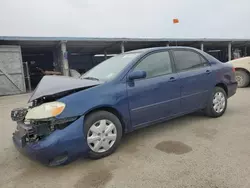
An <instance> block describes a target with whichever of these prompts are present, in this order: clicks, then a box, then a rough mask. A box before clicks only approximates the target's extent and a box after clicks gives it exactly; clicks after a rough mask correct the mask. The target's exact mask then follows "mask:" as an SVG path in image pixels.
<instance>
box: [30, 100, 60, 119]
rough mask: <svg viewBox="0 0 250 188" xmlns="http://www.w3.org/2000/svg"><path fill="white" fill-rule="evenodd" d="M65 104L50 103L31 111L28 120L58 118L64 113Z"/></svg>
mask: <svg viewBox="0 0 250 188" xmlns="http://www.w3.org/2000/svg"><path fill="white" fill-rule="evenodd" d="M64 108H65V104H64V103H62V102H48V103H44V104H41V105H40V106H37V107H34V108H31V109H29V111H28V113H27V114H26V116H25V119H26V120H39V119H47V118H51V117H56V116H58V115H59V114H61V113H62V112H63V110H64Z"/></svg>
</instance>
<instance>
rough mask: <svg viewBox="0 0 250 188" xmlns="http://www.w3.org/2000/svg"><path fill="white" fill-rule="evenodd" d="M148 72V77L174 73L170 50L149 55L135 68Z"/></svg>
mask: <svg viewBox="0 0 250 188" xmlns="http://www.w3.org/2000/svg"><path fill="white" fill-rule="evenodd" d="M137 70H142V71H145V72H146V73H147V78H151V77H155V76H160V75H164V74H169V73H172V67H171V60H170V56H169V52H157V53H154V54H151V55H149V56H147V57H146V58H145V59H143V60H142V61H141V62H140V63H139V64H138V65H137V66H136V67H135V68H134V71H137Z"/></svg>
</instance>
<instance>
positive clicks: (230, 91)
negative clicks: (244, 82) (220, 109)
mask: <svg viewBox="0 0 250 188" xmlns="http://www.w3.org/2000/svg"><path fill="white" fill-rule="evenodd" d="M237 87H238V84H237V82H236V81H235V82H233V83H230V84H228V86H227V88H228V98H229V97H232V96H233V95H234V94H235V93H236V91H237Z"/></svg>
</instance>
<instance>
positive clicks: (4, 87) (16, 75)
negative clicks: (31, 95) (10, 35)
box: [0, 46, 26, 95]
mask: <svg viewBox="0 0 250 188" xmlns="http://www.w3.org/2000/svg"><path fill="white" fill-rule="evenodd" d="M24 92H26V87H25V80H24V71H23V62H22V55H21V48H20V46H0V95H10V94H19V93H24Z"/></svg>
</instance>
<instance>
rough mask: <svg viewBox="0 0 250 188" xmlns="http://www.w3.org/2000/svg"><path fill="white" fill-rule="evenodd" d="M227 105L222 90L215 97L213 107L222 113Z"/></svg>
mask: <svg viewBox="0 0 250 188" xmlns="http://www.w3.org/2000/svg"><path fill="white" fill-rule="evenodd" d="M225 106H226V98H225V96H224V94H223V93H222V92H217V93H215V95H214V99H213V108H214V110H215V112H217V113H221V112H222V111H223V110H224V108H225Z"/></svg>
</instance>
